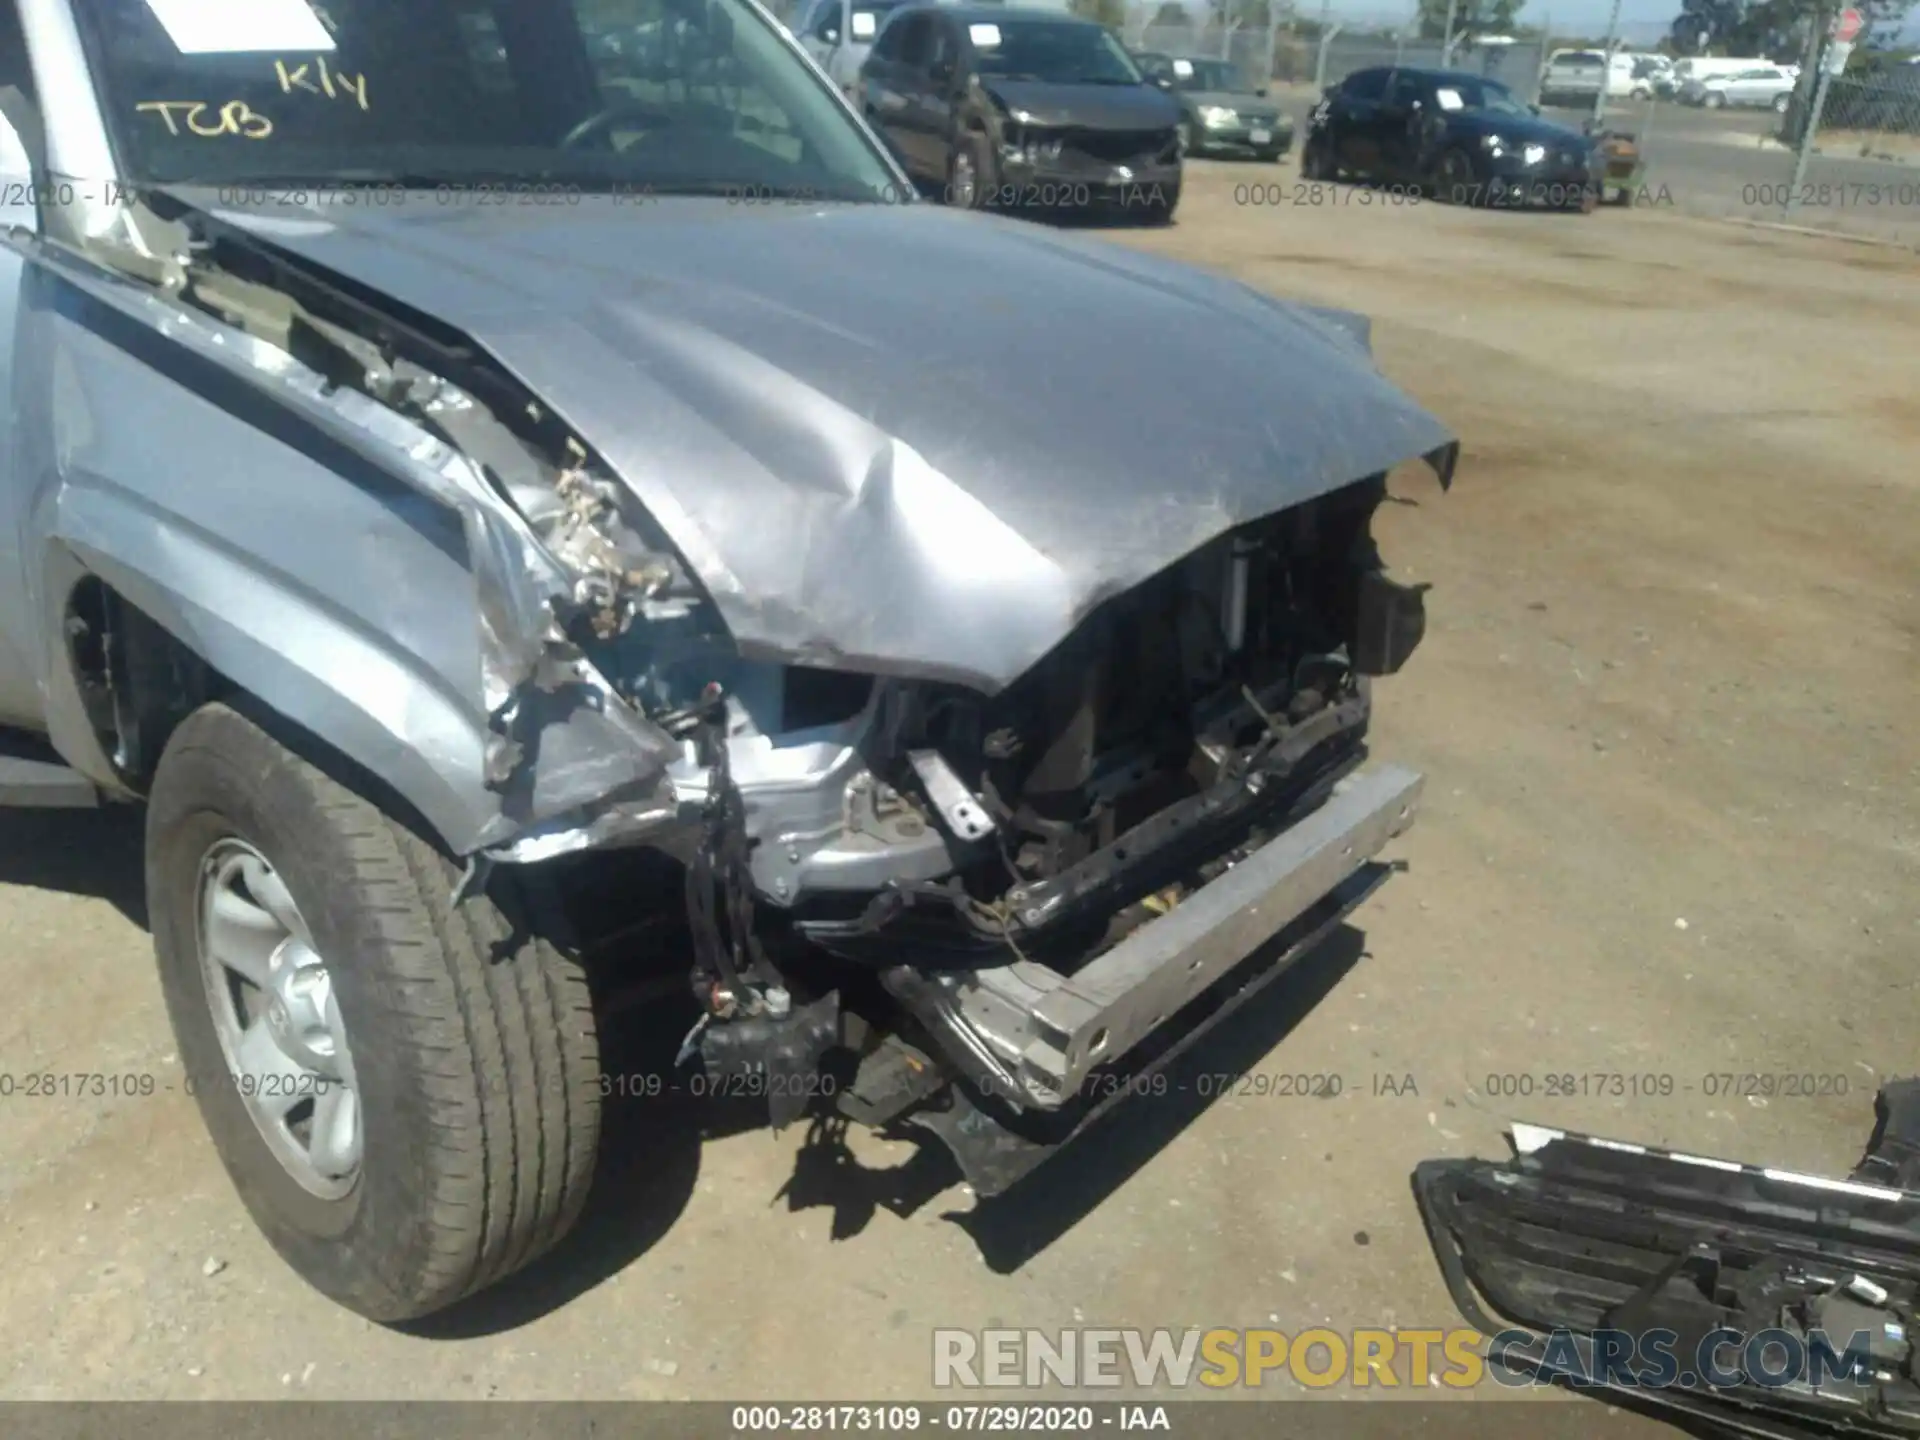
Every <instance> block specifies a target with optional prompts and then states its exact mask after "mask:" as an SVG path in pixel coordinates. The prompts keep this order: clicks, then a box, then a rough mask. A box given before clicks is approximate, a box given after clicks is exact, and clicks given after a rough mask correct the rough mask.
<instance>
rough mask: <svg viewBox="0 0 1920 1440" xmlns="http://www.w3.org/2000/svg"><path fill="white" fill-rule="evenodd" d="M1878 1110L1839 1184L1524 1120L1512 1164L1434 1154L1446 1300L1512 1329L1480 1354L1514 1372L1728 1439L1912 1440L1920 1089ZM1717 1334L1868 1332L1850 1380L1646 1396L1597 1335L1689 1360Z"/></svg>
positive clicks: (1680, 1378) (1433, 1209)
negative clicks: (1855, 1439) (1657, 1341)
mask: <svg viewBox="0 0 1920 1440" xmlns="http://www.w3.org/2000/svg"><path fill="white" fill-rule="evenodd" d="M1877 1107H1878V1114H1879V1123H1878V1125H1877V1127H1876V1129H1875V1131H1874V1136H1873V1139H1872V1140H1871V1141H1870V1142H1869V1148H1868V1152H1867V1154H1866V1155H1865V1156H1864V1157H1863V1159H1862V1160H1861V1162H1860V1164H1859V1165H1858V1166H1857V1167H1856V1168H1855V1171H1854V1173H1853V1174H1852V1175H1851V1176H1849V1177H1847V1178H1845V1179H1835V1178H1831V1177H1827V1176H1819V1175H1808V1174H1802V1173H1799V1172H1797V1171H1792V1170H1785V1169H1780V1168H1776V1167H1770V1166H1755V1165H1749V1164H1742V1163H1739V1162H1735V1161H1730V1160H1721V1159H1715V1158H1711V1157H1707V1156H1700V1155H1692V1154H1688V1153H1685V1152H1680V1151H1673V1150H1662V1149H1656V1148H1654V1147H1651V1146H1645V1145H1637V1144H1633V1143H1630V1142H1626V1141H1619V1140H1606V1139H1601V1138H1599V1137H1595V1136H1589V1135H1580V1134H1574V1133H1571V1132H1567V1131H1562V1130H1556V1129H1552V1128H1550V1127H1547V1126H1543V1125H1529V1124H1516V1125H1514V1126H1513V1129H1512V1140H1513V1146H1514V1150H1515V1158H1514V1159H1513V1160H1511V1161H1507V1162H1493V1161H1484V1160H1446V1161H1428V1162H1426V1163H1424V1164H1422V1165H1421V1166H1419V1168H1418V1169H1416V1170H1415V1172H1414V1176H1413V1188H1414V1194H1415V1197H1416V1199H1417V1200H1418V1202H1419V1206H1420V1212H1421V1216H1422V1218H1423V1220H1424V1221H1425V1222H1426V1226H1427V1233H1428V1236H1429V1238H1430V1239H1431V1241H1432V1242H1433V1246H1434V1250H1435V1254H1436V1255H1437V1257H1438V1259H1439V1262H1440V1268H1441V1271H1442V1273H1443V1275H1444V1276H1445V1278H1446V1282H1447V1288H1448V1290H1449V1291H1450V1292H1451V1293H1452V1295H1453V1298H1454V1301H1455V1303H1456V1304H1457V1305H1458V1306H1459V1307H1460V1310H1461V1313H1462V1314H1464V1315H1465V1316H1466V1318H1467V1319H1468V1320H1469V1321H1471V1322H1472V1323H1473V1324H1474V1325H1475V1326H1476V1327H1477V1328H1479V1329H1480V1330H1481V1331H1482V1332H1483V1333H1485V1334H1487V1335H1489V1336H1492V1335H1496V1334H1500V1333H1501V1332H1503V1331H1504V1332H1506V1333H1505V1334H1503V1335H1502V1336H1501V1342H1500V1344H1499V1345H1497V1346H1496V1347H1494V1350H1495V1352H1496V1353H1495V1354H1492V1355H1490V1357H1489V1358H1490V1359H1493V1360H1497V1361H1498V1363H1500V1364H1502V1365H1504V1366H1506V1367H1508V1368H1510V1369H1513V1370H1516V1371H1518V1372H1519V1373H1521V1374H1522V1375H1526V1376H1530V1377H1534V1378H1538V1379H1556V1378H1557V1379H1562V1380H1570V1381H1571V1382H1572V1383H1574V1384H1576V1385H1577V1386H1579V1388H1586V1389H1604V1390H1607V1391H1608V1392H1609V1393H1610V1394H1612V1395H1616V1396H1619V1397H1621V1398H1623V1399H1625V1398H1627V1397H1631V1399H1632V1402H1633V1403H1635V1404H1636V1405H1638V1406H1641V1407H1644V1408H1649V1409H1654V1410H1663V1411H1668V1412H1677V1413H1680V1414H1684V1415H1687V1416H1691V1417H1693V1418H1695V1419H1698V1420H1702V1421H1707V1422H1710V1423H1711V1424H1712V1425H1713V1426H1715V1427H1717V1428H1718V1430H1719V1431H1720V1432H1721V1433H1727V1434H1738V1435H1752V1436H1766V1437H1772V1440H1785V1437H1816V1436H1915V1435H1920V1384H1916V1381H1915V1377H1914V1355H1913V1351H1912V1348H1911V1345H1910V1343H1909V1341H1908V1338H1907V1337H1908V1336H1909V1335H1910V1334H1911V1333H1912V1327H1913V1325H1914V1323H1915V1319H1916V1312H1917V1305H1920V1194H1917V1193H1915V1192H1914V1191H1913V1190H1912V1189H1909V1188H1905V1187H1907V1186H1910V1185H1912V1184H1913V1183H1914V1180H1915V1178H1916V1173H1915V1172H1916V1169H1920V1082H1916V1081H1912V1080H1906V1081H1897V1082H1894V1083H1892V1084H1890V1085H1888V1086H1887V1087H1886V1088H1885V1089H1884V1090H1882V1091H1881V1093H1880V1096H1879V1098H1878V1101H1877ZM1889 1182H1892V1183H1889ZM1496 1316H1497V1317H1499V1318H1497V1319H1496V1318H1495V1317H1496ZM1502 1321H1505V1322H1507V1323H1506V1324H1504V1325H1503V1324H1502V1323H1501V1322H1502ZM1722 1329H1726V1330H1729V1331H1734V1332H1739V1333H1740V1334H1742V1335H1747V1336H1751V1335H1754V1334H1756V1333H1758V1332H1762V1331H1784V1332H1785V1333H1786V1334H1787V1335H1789V1336H1792V1335H1795V1334H1798V1335H1799V1336H1801V1337H1802V1338H1803V1339H1807V1338H1808V1337H1810V1336H1812V1335H1813V1334H1814V1333H1815V1332H1821V1333H1824V1334H1825V1335H1827V1336H1828V1337H1830V1338H1829V1344H1844V1343H1846V1341H1847V1340H1848V1338H1849V1336H1850V1335H1852V1334H1854V1333H1865V1334H1868V1335H1870V1336H1871V1337H1873V1338H1872V1342H1871V1348H1870V1351H1869V1355H1868V1357H1867V1358H1866V1359H1865V1360H1863V1361H1862V1362H1861V1363H1860V1368H1859V1370H1858V1371H1857V1372H1856V1373H1854V1374H1852V1375H1850V1376H1840V1377H1836V1376H1832V1375H1829V1376H1827V1377H1825V1378H1824V1379H1823V1380H1821V1381H1820V1383H1818V1384H1813V1383H1806V1382H1804V1381H1801V1380H1798V1379H1792V1380H1789V1381H1788V1383H1784V1384H1779V1385H1773V1384H1771V1383H1769V1384H1759V1383H1753V1382H1752V1381H1751V1380H1748V1381H1746V1383H1738V1384H1732V1385H1725V1386H1720V1387H1715V1386H1714V1385H1712V1384H1710V1383H1708V1377H1703V1376H1699V1375H1695V1374H1693V1373H1692V1371H1691V1370H1687V1369H1683V1370H1682V1371H1681V1372H1680V1373H1679V1374H1678V1375H1677V1376H1675V1377H1673V1380H1672V1382H1671V1383H1666V1384H1655V1383H1652V1382H1651V1381H1646V1380H1645V1378H1644V1377H1645V1376H1646V1372H1645V1371H1644V1370H1642V1371H1641V1372H1640V1377H1641V1381H1640V1383H1636V1376H1635V1373H1634V1371H1633V1370H1632V1368H1630V1365H1631V1363H1632V1362H1631V1360H1630V1362H1629V1363H1628V1364H1622V1363H1619V1361H1618V1357H1617V1356H1614V1357H1612V1358H1613V1361H1614V1363H1607V1361H1608V1359H1609V1357H1608V1356H1606V1355H1602V1354H1600V1353H1599V1352H1600V1351H1602V1350H1604V1349H1606V1346H1605V1345H1603V1344H1601V1343H1599V1342H1598V1341H1597V1340H1596V1334H1597V1332H1608V1334H1607V1335H1606V1336H1605V1337H1602V1338H1604V1339H1607V1340H1611V1339H1612V1338H1613V1336H1614V1335H1615V1334H1617V1333H1619V1332H1624V1333H1625V1334H1627V1335H1630V1336H1634V1335H1646V1334H1647V1333H1649V1332H1652V1331H1663V1332H1668V1333H1670V1334H1672V1335H1673V1336H1674V1337H1676V1340H1677V1343H1676V1345H1675V1347H1674V1348H1675V1350H1676V1353H1677V1354H1679V1355H1681V1356H1691V1355H1693V1354H1695V1353H1697V1348H1695V1347H1697V1346H1698V1345H1699V1344H1700V1343H1701V1342H1702V1341H1704V1340H1708V1339H1710V1337H1712V1336H1713V1335H1714V1334H1716V1332H1718V1331H1720V1330H1722ZM1516 1331H1519V1332H1525V1333H1526V1334H1527V1338H1525V1339H1523V1340H1521V1341H1520V1343H1514V1341H1515V1338H1516V1334H1515V1332H1516ZM1836 1334H1837V1336H1838V1338H1837V1340H1835V1339H1832V1338H1831V1337H1833V1336H1835V1335H1836ZM1809 1343H1810V1342H1809ZM1849 1354H1851V1351H1849ZM1689 1382H1690V1383H1689Z"/></svg>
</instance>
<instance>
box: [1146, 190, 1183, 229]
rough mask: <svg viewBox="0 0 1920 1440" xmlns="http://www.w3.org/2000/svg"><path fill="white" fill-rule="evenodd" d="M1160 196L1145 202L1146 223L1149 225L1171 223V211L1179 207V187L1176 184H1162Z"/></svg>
mask: <svg viewBox="0 0 1920 1440" xmlns="http://www.w3.org/2000/svg"><path fill="white" fill-rule="evenodd" d="M1160 196H1161V198H1160V199H1158V200H1154V201H1149V202H1148V204H1147V215H1146V223H1147V224H1148V225H1150V226H1162V225H1171V224H1172V223H1173V212H1174V211H1176V210H1178V209H1179V208H1180V187H1179V186H1178V185H1167V186H1163V187H1162V188H1161V191H1160Z"/></svg>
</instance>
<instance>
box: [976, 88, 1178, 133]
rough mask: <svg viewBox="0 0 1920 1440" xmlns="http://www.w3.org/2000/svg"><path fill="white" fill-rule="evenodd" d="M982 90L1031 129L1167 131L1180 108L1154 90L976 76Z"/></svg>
mask: <svg viewBox="0 0 1920 1440" xmlns="http://www.w3.org/2000/svg"><path fill="white" fill-rule="evenodd" d="M980 88H981V89H983V90H985V91H986V92H987V93H988V94H989V95H991V96H992V97H993V98H994V99H995V100H997V101H999V102H1000V107H1001V108H1002V109H1003V110H1005V111H1007V113H1008V114H1010V115H1025V116H1027V117H1029V119H1030V123H1032V124H1035V125H1083V126H1085V127H1087V128H1088V129H1090V130H1153V129H1156V128H1161V127H1164V128H1166V129H1168V130H1171V129H1172V128H1173V127H1174V126H1175V125H1177V124H1179V123H1180V107H1179V105H1178V104H1177V103H1176V102H1175V101H1174V99H1173V97H1172V96H1170V95H1168V94H1167V92H1166V91H1164V90H1161V89H1159V88H1158V87H1156V86H1153V85H1062V84H1056V83H1053V82H1051V81H1046V80H1003V79H1001V78H1000V77H998V76H995V75H983V76H981V77H980Z"/></svg>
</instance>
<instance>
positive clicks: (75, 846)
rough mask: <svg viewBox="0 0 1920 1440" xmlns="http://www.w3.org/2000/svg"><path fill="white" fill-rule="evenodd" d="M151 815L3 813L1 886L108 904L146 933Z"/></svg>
mask: <svg viewBox="0 0 1920 1440" xmlns="http://www.w3.org/2000/svg"><path fill="white" fill-rule="evenodd" d="M145 814H146V812H145V811H144V810H142V809H141V808H139V807H138V806H133V805H107V806H103V807H101V808H100V809H98V810H0V885H24V886H28V887H30V888H32V889H35V890H58V891H61V892H62V893H64V894H68V895H87V896H92V897H94V898H95V899H99V900H105V901H106V902H107V903H108V904H109V905H111V906H113V908H114V909H116V910H118V911H119V912H120V913H121V914H122V915H124V916H126V917H127V919H129V920H131V921H132V922H133V923H134V924H135V925H138V926H139V927H140V928H141V929H143V930H144V929H146V928H147V895H146V888H147V887H146V877H145V870H144V866H145V861H144V858H143V838H142V833H141V827H142V823H143V821H144V818H145Z"/></svg>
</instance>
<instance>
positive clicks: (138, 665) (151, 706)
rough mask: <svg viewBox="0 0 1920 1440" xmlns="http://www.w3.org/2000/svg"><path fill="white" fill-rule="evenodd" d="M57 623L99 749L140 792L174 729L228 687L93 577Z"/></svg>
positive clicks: (69, 600) (76, 592) (76, 593)
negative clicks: (64, 637) (60, 624)
mask: <svg viewBox="0 0 1920 1440" xmlns="http://www.w3.org/2000/svg"><path fill="white" fill-rule="evenodd" d="M62 620H63V630H64V633H65V636H66V642H67V658H68V662H69V663H70V664H71V665H72V666H73V675H74V681H75V683H76V685H77V686H78V688H79V691H80V699H81V703H82V704H83V705H84V706H85V707H86V713H87V720H88V722H89V724H90V725H91V726H92V728H93V733H94V735H95V737H96V738H97V739H98V740H99V742H100V748H101V749H102V750H103V751H105V752H106V754H107V755H108V757H109V758H110V759H111V760H112V761H113V766H114V769H115V770H117V771H119V773H120V776H121V778H122V779H123V780H125V781H126V783H127V784H128V785H129V786H130V787H131V788H133V789H135V790H137V791H140V792H143V793H144V791H145V790H146V787H147V782H148V781H150V780H151V779H152V778H153V772H154V767H155V766H157V765H158V764H159V763H160V752H161V751H162V750H164V749H166V745H167V740H168V738H169V737H170V736H172V734H173V731H174V727H176V726H177V725H179V723H180V722H181V721H182V720H184V719H186V717H187V716H188V715H191V714H192V713H193V712H194V711H195V710H197V709H199V708H200V707H201V706H202V705H204V704H206V703H207V702H208V701H209V700H213V699H217V698H219V697H220V696H222V695H224V694H226V693H228V692H229V691H230V690H231V689H232V686H231V685H229V684H228V683H227V682H226V681H225V680H224V679H223V678H222V677H221V676H219V675H218V674H216V673H215V672H214V670H213V669H212V667H211V666H209V665H208V664H207V663H206V662H205V661H204V660H202V659H201V658H200V657H199V656H198V655H196V654H194V652H193V651H192V650H190V649H189V648H188V647H187V646H186V645H185V644H184V643H182V642H181V641H180V640H178V639H177V638H175V637H174V635H173V634H172V633H171V632H170V631H168V630H166V629H164V628H163V627H162V626H161V625H160V624H158V622H156V621H154V620H153V619H152V618H151V617H149V616H148V615H147V614H146V613H145V612H144V611H142V610H141V609H140V608H139V607H138V606H137V605H135V604H133V602H132V601H130V600H128V599H127V598H126V597H125V596H124V595H122V594H120V592H119V591H117V590H115V589H114V588H113V587H112V586H111V585H109V584H107V582H106V581H104V580H102V579H100V577H99V576H97V575H88V576H85V577H84V578H82V579H81V580H80V581H79V583H77V584H76V585H75V586H74V587H73V589H72V590H71V591H70V592H69V593H68V595H67V606H66V613H65V615H64V616H63V617H62Z"/></svg>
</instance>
